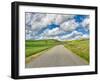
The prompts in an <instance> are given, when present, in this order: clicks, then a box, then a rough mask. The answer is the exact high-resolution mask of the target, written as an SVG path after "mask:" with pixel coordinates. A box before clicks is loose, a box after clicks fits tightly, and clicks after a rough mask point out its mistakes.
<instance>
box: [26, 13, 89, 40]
mask: <svg viewBox="0 0 100 81" xmlns="http://www.w3.org/2000/svg"><path fill="white" fill-rule="evenodd" d="M89 19H90V18H89V15H73V14H51V13H34V12H26V13H25V37H26V40H44V39H56V40H62V41H63V40H78V39H81V38H86V39H87V38H89Z"/></svg>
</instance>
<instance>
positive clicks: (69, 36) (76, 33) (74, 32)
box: [61, 31, 83, 40]
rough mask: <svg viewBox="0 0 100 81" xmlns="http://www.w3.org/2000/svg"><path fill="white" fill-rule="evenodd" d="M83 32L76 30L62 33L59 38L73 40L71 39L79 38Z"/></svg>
mask: <svg viewBox="0 0 100 81" xmlns="http://www.w3.org/2000/svg"><path fill="white" fill-rule="evenodd" d="M82 35H83V34H82V33H81V32H78V31H73V32H71V33H70V34H67V35H64V36H62V37H61V40H73V39H80V37H81V36H82Z"/></svg>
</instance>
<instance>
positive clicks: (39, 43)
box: [25, 39, 60, 57]
mask: <svg viewBox="0 0 100 81" xmlns="http://www.w3.org/2000/svg"><path fill="white" fill-rule="evenodd" d="M59 43H60V42H59V41H57V40H52V39H51V40H26V41H25V56H26V57H29V56H31V55H34V54H37V53H39V52H41V51H44V50H46V49H49V48H52V47H53V46H55V45H58V44H59Z"/></svg>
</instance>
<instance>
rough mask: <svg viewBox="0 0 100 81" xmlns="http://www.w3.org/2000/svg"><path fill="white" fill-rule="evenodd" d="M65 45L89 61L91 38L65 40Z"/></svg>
mask: <svg viewBox="0 0 100 81" xmlns="http://www.w3.org/2000/svg"><path fill="white" fill-rule="evenodd" d="M64 46H65V47H66V48H68V49H69V50H71V51H72V52H73V53H75V54H77V55H78V56H80V57H82V58H83V59H85V60H86V61H87V62H88V63H89V40H88V39H81V40H72V41H66V42H64Z"/></svg>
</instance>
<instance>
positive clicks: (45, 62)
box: [25, 45, 88, 68]
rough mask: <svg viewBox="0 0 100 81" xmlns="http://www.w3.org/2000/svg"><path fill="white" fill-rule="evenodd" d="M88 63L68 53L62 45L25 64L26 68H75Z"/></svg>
mask: <svg viewBox="0 0 100 81" xmlns="http://www.w3.org/2000/svg"><path fill="white" fill-rule="evenodd" d="M87 64H88V63H87V62H86V61H85V60H84V59H82V58H80V57H79V56H77V55H76V54H74V53H72V52H71V51H69V50H68V49H67V48H65V47H64V46H63V45H57V46H55V47H53V48H51V49H49V50H48V51H46V52H45V53H43V54H41V55H40V56H39V57H37V58H35V59H32V60H31V62H30V63H28V64H26V65H25V67H26V68H37V67H55V66H77V65H87Z"/></svg>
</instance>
